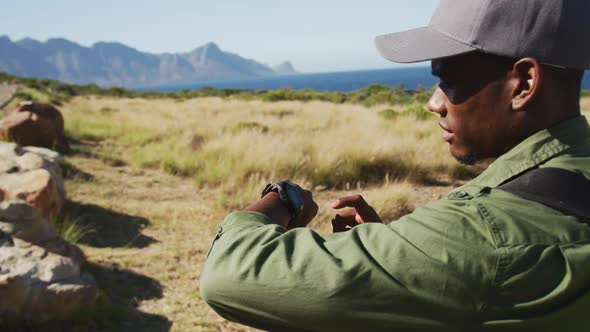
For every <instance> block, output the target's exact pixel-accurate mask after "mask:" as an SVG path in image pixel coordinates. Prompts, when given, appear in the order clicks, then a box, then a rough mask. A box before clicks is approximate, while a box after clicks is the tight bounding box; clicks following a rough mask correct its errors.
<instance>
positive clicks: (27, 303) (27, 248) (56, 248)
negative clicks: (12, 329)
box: [0, 201, 96, 321]
mask: <svg viewBox="0 0 590 332" xmlns="http://www.w3.org/2000/svg"><path fill="white" fill-rule="evenodd" d="M83 262H84V255H83V254H82V251H80V249H79V248H77V247H75V246H73V245H70V244H68V243H66V242H65V241H64V240H62V239H61V238H59V237H58V235H57V233H56V232H55V229H54V228H53V226H52V225H51V224H50V223H49V221H48V220H47V219H46V218H44V217H43V216H42V215H41V214H40V212H39V211H38V210H37V209H35V208H34V207H32V206H30V205H28V204H27V203H25V202H23V201H4V202H1V203H0V320H1V319H2V318H9V319H17V320H18V319H25V320H35V321H46V320H51V319H64V318H66V317H68V316H70V315H71V314H72V313H74V312H76V311H78V310H80V309H84V308H89V307H92V306H93V305H94V302H95V298H96V283H95V281H94V279H93V278H92V276H90V275H89V274H86V273H83V272H81V271H80V266H81V264H82V263H83Z"/></svg>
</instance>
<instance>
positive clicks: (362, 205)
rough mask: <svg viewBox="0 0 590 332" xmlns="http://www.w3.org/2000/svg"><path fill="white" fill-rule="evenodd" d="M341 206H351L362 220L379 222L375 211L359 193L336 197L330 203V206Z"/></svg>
mask: <svg viewBox="0 0 590 332" xmlns="http://www.w3.org/2000/svg"><path fill="white" fill-rule="evenodd" d="M343 207H352V208H354V209H355V210H356V212H357V213H358V214H359V215H360V217H361V219H362V220H365V221H374V222H381V218H380V217H379V215H378V214H377V211H375V209H373V207H371V206H370V205H369V204H368V203H367V202H366V201H365V199H364V198H363V196H361V195H352V196H345V197H340V198H338V199H337V200H336V201H335V202H333V203H332V208H334V209H341V208H343Z"/></svg>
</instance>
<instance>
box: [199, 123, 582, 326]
mask: <svg viewBox="0 0 590 332" xmlns="http://www.w3.org/2000/svg"><path fill="white" fill-rule="evenodd" d="M537 166H539V167H556V168H562V169H567V170H570V171H573V172H577V173H580V174H582V175H584V176H585V177H586V178H590V128H589V126H588V123H587V121H586V119H585V118H584V117H581V116H580V117H577V118H575V119H572V120H568V121H566V122H564V123H562V124H560V125H558V126H556V127H554V128H551V129H548V130H543V131H540V132H538V133H536V134H534V135H533V136H531V137H529V138H527V139H526V140H525V141H523V142H522V143H520V144H519V145H518V146H516V147H515V148H513V149H512V150H511V151H509V152H507V153H506V154H504V155H503V156H501V157H500V158H498V159H497V160H496V161H495V162H494V163H493V164H492V165H491V166H490V167H489V168H488V169H487V170H486V171H485V172H483V173H482V174H481V175H480V176H478V177H477V178H476V179H474V180H473V181H471V182H469V183H468V184H466V185H464V186H463V187H461V188H458V189H457V190H454V191H453V192H451V193H450V194H449V195H448V197H447V199H443V200H440V201H436V202H434V203H431V204H428V205H426V206H424V207H421V208H418V209H416V211H415V212H414V213H412V214H409V215H407V216H405V217H403V218H401V219H399V220H397V221H394V222H392V223H390V224H388V225H384V224H376V223H371V224H363V225H360V226H358V227H355V228H353V229H352V230H350V231H348V232H344V233H337V234H329V235H320V234H318V233H316V232H314V231H313V230H311V229H296V230H291V231H287V230H286V229H285V228H283V227H281V226H278V225H275V224H273V221H272V220H269V219H268V218H267V217H266V216H265V215H262V214H258V213H252V212H236V213H232V214H230V215H229V216H227V218H226V219H225V221H224V222H223V223H222V224H221V226H220V227H219V231H218V233H217V236H216V237H215V240H214V242H213V244H212V246H211V249H210V251H209V254H208V258H207V262H206V265H205V269H204V271H203V274H202V276H201V296H202V297H203V298H204V299H205V301H207V303H208V304H209V305H210V306H211V307H212V308H213V309H214V310H215V311H217V312H218V313H219V314H220V315H222V316H223V317H225V318H227V319H230V320H234V321H237V322H240V323H243V324H247V325H252V326H256V327H259V328H263V329H270V330H274V329H276V330H281V331H282V330H309V331H587V330H590V312H588V311H590V292H589V290H590V226H588V225H587V224H584V223H581V222H579V221H578V220H577V219H576V218H575V217H572V216H567V215H564V214H562V213H560V212H558V211H555V210H553V209H551V208H549V207H546V206H544V205H541V204H539V203H535V202H532V201H527V200H525V199H522V198H520V197H517V196H515V195H513V194H510V193H508V192H506V191H502V190H499V189H496V187H497V186H498V185H500V184H502V183H503V182H505V181H506V180H508V179H510V178H512V177H514V176H516V175H518V174H521V173H522V172H525V171H527V170H529V169H531V168H533V167H537ZM588 194H589V198H590V193H588ZM589 204H590V200H589Z"/></svg>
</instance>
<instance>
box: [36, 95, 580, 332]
mask: <svg viewBox="0 0 590 332" xmlns="http://www.w3.org/2000/svg"><path fill="white" fill-rule="evenodd" d="M582 105H583V108H584V109H586V110H590V98H585V99H583V101H582ZM62 110H63V112H64V116H65V119H66V131H67V135H68V137H69V138H71V139H72V141H73V144H72V147H73V150H74V151H73V152H72V153H71V154H69V155H67V156H66V157H65V164H64V169H65V175H66V190H67V192H68V198H69V201H68V203H67V205H66V207H65V208H64V213H63V215H62V216H60V219H61V220H58V222H60V221H63V220H67V221H68V223H69V224H74V225H75V227H78V228H83V229H84V231H85V233H86V234H85V236H83V237H82V238H81V239H79V243H80V245H81V246H82V248H83V249H84V251H85V253H86V254H87V256H88V259H89V261H90V263H89V264H88V266H87V267H86V269H88V270H89V271H90V272H92V273H93V274H94V275H95V276H96V278H97V280H98V283H99V287H100V289H101V291H100V296H99V301H98V306H97V309H96V310H94V311H93V312H90V313H85V314H80V315H79V317H77V319H76V320H74V321H68V322H56V323H53V324H51V325H44V326H41V327H39V326H38V327H35V329H36V330H54V331H130V330H135V331H251V329H248V328H245V327H242V326H239V325H236V324H233V323H229V322H226V321H225V320H223V319H222V318H220V317H219V316H217V315H216V314H215V313H214V312H213V311H212V310H211V309H209V308H208V307H207V305H206V304H205V303H204V302H203V301H202V300H201V298H200V296H199V277H200V271H202V268H203V264H204V261H205V253H206V251H207V249H208V246H209V244H210V243H211V240H212V238H213V235H214V233H215V228H216V227H217V225H218V224H219V223H220V222H221V221H222V220H223V217H224V216H225V215H226V214H227V213H228V212H230V211H232V210H237V209H241V208H243V207H245V206H246V205H248V204H249V203H251V202H253V201H254V200H255V199H257V197H258V195H259V192H260V190H261V188H262V187H263V186H264V184H266V183H267V182H269V181H272V180H277V179H282V178H290V179H293V180H294V181H296V182H298V183H300V184H302V185H303V186H305V187H308V188H312V189H313V190H314V198H315V199H316V200H317V202H318V204H319V205H320V212H319V215H318V217H317V218H316V220H315V221H314V222H313V223H312V225H311V227H312V228H314V229H315V230H317V231H318V232H322V233H325V232H329V230H330V229H329V220H330V218H331V216H332V215H333V211H331V209H330V208H329V204H330V202H331V201H332V200H333V199H335V198H337V197H339V196H341V195H347V194H352V193H361V194H363V195H364V196H365V197H366V199H367V200H368V201H369V202H370V203H371V204H373V205H374V206H375V207H376V209H377V210H378V212H379V213H380V214H381V215H382V216H383V217H384V219H387V220H394V219H396V218H398V217H399V216H401V215H403V214H406V213H408V212H411V211H412V210H413V209H414V208H415V207H416V206H417V205H421V204H425V203H427V202H429V201H432V200H436V199H439V198H441V197H443V195H445V194H446V193H447V192H448V191H450V190H451V189H452V188H453V187H455V186H457V185H460V184H462V183H463V182H464V181H465V180H467V179H469V178H470V177H472V176H474V175H475V174H477V172H478V171H480V169H478V168H477V167H475V168H467V167H465V166H461V165H459V164H458V163H457V162H455V161H454V160H453V159H452V158H451V157H450V156H449V155H448V147H447V146H446V144H444V142H443V141H442V138H441V131H440V129H439V128H438V126H437V124H436V118H432V117H430V116H429V115H428V113H426V112H425V111H424V109H423V107H422V106H421V105H420V104H406V105H397V106H396V105H393V106H392V105H387V106H379V105H376V106H371V107H367V106H362V105H358V104H355V105H353V104H336V103H329V102H319V101H310V102H303V101H278V102H266V101H262V100H241V99H229V100H228V99H222V98H193V99H185V100H184V99H183V100H178V99H172V98H170V99H167V98H160V99H142V98H114V97H96V96H84V97H76V98H73V99H72V100H70V101H69V102H68V103H66V104H64V105H63V106H62Z"/></svg>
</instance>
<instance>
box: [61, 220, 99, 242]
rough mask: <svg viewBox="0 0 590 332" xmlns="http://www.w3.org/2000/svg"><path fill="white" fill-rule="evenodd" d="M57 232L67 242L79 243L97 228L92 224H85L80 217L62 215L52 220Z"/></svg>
mask: <svg viewBox="0 0 590 332" xmlns="http://www.w3.org/2000/svg"><path fill="white" fill-rule="evenodd" d="M52 222H53V225H54V227H55V230H56V232H57V234H58V235H59V236H60V237H61V238H63V239H64V240H65V241H66V242H68V243H71V244H73V245H78V244H80V243H82V241H84V239H85V238H86V237H87V236H88V235H91V234H94V233H96V229H95V228H93V227H92V226H90V225H84V224H82V223H81V221H80V219H77V218H73V217H69V216H61V217H56V218H54V219H53V220H52Z"/></svg>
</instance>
